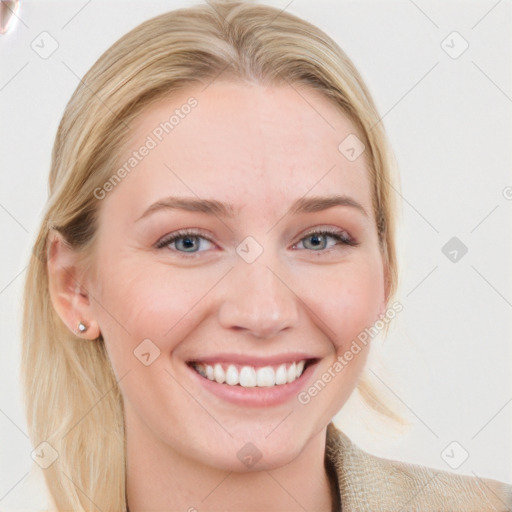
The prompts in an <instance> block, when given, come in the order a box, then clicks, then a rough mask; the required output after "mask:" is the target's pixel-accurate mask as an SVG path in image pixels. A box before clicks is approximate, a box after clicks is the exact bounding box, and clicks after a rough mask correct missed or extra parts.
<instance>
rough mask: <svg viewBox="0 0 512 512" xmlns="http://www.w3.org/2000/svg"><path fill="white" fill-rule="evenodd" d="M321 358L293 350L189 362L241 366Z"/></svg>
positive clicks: (223, 356)
mask: <svg viewBox="0 0 512 512" xmlns="http://www.w3.org/2000/svg"><path fill="white" fill-rule="evenodd" d="M311 359H319V358H318V357H315V356H313V355H311V354H305V353H302V352H300V353H299V352H293V353H286V354H276V355H274V356H265V357H261V356H248V355H247V354H215V355H211V356H206V357H198V358H195V359H189V361H188V363H189V364H191V363H203V364H209V365H214V364H216V363H233V364H238V365H241V366H275V365H280V364H283V363H293V362H297V361H304V360H311Z"/></svg>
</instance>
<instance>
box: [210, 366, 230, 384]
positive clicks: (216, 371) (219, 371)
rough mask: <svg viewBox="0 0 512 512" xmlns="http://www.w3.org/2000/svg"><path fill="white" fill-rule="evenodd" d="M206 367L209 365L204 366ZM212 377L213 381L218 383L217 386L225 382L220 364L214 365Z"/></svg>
mask: <svg viewBox="0 0 512 512" xmlns="http://www.w3.org/2000/svg"><path fill="white" fill-rule="evenodd" d="M206 366H207V367H208V366H210V365H208V364H207V365H206ZM213 375H214V377H215V380H216V381H217V382H218V383H219V384H222V383H223V382H224V381H225V380H226V375H225V374H224V369H223V368H222V366H221V365H220V364H218V363H217V364H216V365H215V366H214V368H213ZM206 378H209V377H208V368H207V369H206Z"/></svg>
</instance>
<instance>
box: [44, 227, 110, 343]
mask: <svg viewBox="0 0 512 512" xmlns="http://www.w3.org/2000/svg"><path fill="white" fill-rule="evenodd" d="M47 260H48V263H47V266H48V283H49V289H50V298H51V301H52V304H53V307H54V308H55V311H56V312H57V314H58V315H59V317H60V318H61V320H62V321H63V322H64V323H65V324H66V326H67V327H68V329H69V330H70V331H71V332H73V333H74V334H75V335H76V336H78V337H80V338H84V339H89V340H93V339H96V338H98V337H99V336H100V329H99V326H98V324H97V322H96V321H95V319H94V317H93V313H92V309H91V304H90V300H89V292H88V290H87V289H86V287H85V285H84V282H83V275H82V274H81V272H80V271H81V269H80V265H79V261H80V260H79V255H78V253H77V252H76V251H75V250H74V249H73V248H72V247H71V246H70V245H69V244H68V243H67V242H66V241H65V240H64V237H63V236H62V235H61V234H60V233H59V232H58V231H56V230H51V231H50V233H49V235H48V258H47Z"/></svg>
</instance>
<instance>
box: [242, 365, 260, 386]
mask: <svg viewBox="0 0 512 512" xmlns="http://www.w3.org/2000/svg"><path fill="white" fill-rule="evenodd" d="M256 383H257V379H256V372H255V371H254V368H252V367H251V366H244V367H243V368H242V369H241V370H240V386H243V387H244V388H253V387H254V386H256ZM258 385H259V383H258Z"/></svg>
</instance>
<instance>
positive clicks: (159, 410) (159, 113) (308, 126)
mask: <svg viewBox="0 0 512 512" xmlns="http://www.w3.org/2000/svg"><path fill="white" fill-rule="evenodd" d="M190 96H194V97H195V98H196V99H197V100H198V105H197V107H195V108H194V109H193V110H192V111H191V113H190V114H189V115H188V116H186V117H185V118H184V119H182V120H180V123H179V125H178V126H176V127H175V128H174V130H173V131H172V133H171V134H169V135H167V136H166V137H164V139H163V140H162V142H161V143H159V144H158V146H157V147H156V148H155V149H153V150H152V151H150V153H149V154H148V156H146V157H145V158H144V159H143V160H142V162H140V163H139V164H138V166H137V167H136V169H135V170H134V171H132V172H131V173H130V174H129V175H128V176H127V177H126V178H125V179H124V180H123V181H122V182H121V183H120V184H118V185H117V186H116V187H115V189H114V190H113V191H111V192H109V193H108V194H107V196H106V198H105V199H103V200H102V201H101V205H100V206H101V208H100V217H99V218H100V221H99V232H98V239H97V244H96V246H95V256H94V257H95V260H94V261H95V270H96V272H95V273H93V272H89V273H87V272H85V271H84V270H83V269H81V268H80V267H79V266H78V265H75V263H76V260H75V259H74V258H75V255H74V254H73V253H72V251H70V250H69V249H68V248H66V246H65V245H63V244H62V240H61V239H60V237H59V235H58V234H55V233H53V234H52V237H53V238H52V250H51V259H50V263H49V271H50V282H51V292H52V301H53V303H54V306H55V308H56V309H57V311H58V312H59V314H60V316H61V318H62V319H63V321H64V322H65V323H66V324H67V325H68V326H69V328H70V329H72V330H73V331H76V325H77V324H78V321H80V320H85V321H86V323H87V324H88V330H87V331H86V332H85V333H83V334H80V336H82V337H83V338H85V339H89V340H91V343H95V342H97V341H93V340H94V338H95V337H97V336H98V335H99V333H100V332H101V333H102V335H103V337H104V339H105V342H106V345H107V350H108V353H109V357H110V359H111V362H112V365H113V368H114V371H115V373H116V376H117V378H118V379H121V378H122V380H121V381H120V387H121V391H122V395H123V400H124V405H125V424H126V440H127V486H128V493H127V495H128V503H129V507H130V511H131V512H138V511H142V510H188V509H189V508H190V507H195V508H196V509H197V510H201V511H208V510H219V509H220V508H222V510H227V511H228V510H246V511H256V510H267V511H274V510H275V511H277V510H289V511H293V510H304V509H306V510H318V511H320V510H330V507H331V499H332V498H331V493H330V489H329V480H328V476H327V474H326V471H325V468H324V451H325V439H326V427H327V424H328V423H329V421H330V420H331V419H332V418H333V416H334V415H335V414H336V413H337V412H338V411H339V410H340V408H341V407H342V406H343V404H344V403H345V402H346V400H347V399H348V397H349V396H350V394H351V393H352V391H353V390H354V388H355V386H356V384H357V380H358V378H359V376H360V375H361V372H362V370H363V368H364V365H365V361H366V358H367V351H368V346H366V347H365V346H363V347H362V350H361V351H360V352H359V353H358V354H357V356H355V357H354V358H353V359H352V360H351V361H350V363H349V364H348V365H347V366H346V367H345V368H344V369H343V371H341V372H338V373H337V374H336V377H335V378H334V379H333V380H332V381H331V382H330V383H329V384H328V385H326V386H325V388H324V389H323V390H322V391H321V392H320V393H318V395H317V396H315V397H314V398H312V399H311V401H310V402H309V403H308V404H301V403H300V402H299V401H298V400H297V397H296V396H294V397H292V398H291V399H290V400H288V401H287V402H286V403H284V404H280V405H276V406H271V407H264V408H262V407H245V406H240V405H234V404H232V403H230V402H228V401H225V400H223V399H222V398H219V397H217V396H215V395H213V394H211V393H210V392H209V391H207V390H206V389H205V388H204V387H203V386H201V385H199V384H198V381H197V379H195V378H192V377H191V373H190V370H189V368H188V367H187V365H186V362H187V361H189V360H191V359H201V357H206V356H209V355H213V354H219V353H223V354H225V353H235V354H246V355H247V354H249V355H253V356H270V355H276V354H283V353H284V354H286V353H291V352H301V353H305V354H312V355H314V356H315V357H317V358H318V363H317V364H316V365H315V367H314V372H313V374H312V376H311V378H310V379H309V380H308V384H306V385H305V386H309V385H311V384H312V383H313V382H315V381H316V380H317V379H318V378H320V376H321V375H322V374H323V373H324V372H326V371H327V370H328V369H329V368H331V367H332V365H333V363H334V362H335V360H336V358H337V357H338V356H341V355H343V354H344V352H345V351H346V350H347V349H348V347H349V346H350V343H351V342H352V340H354V339H355V338H356V337H357V335H358V334H359V333H360V332H361V331H363V330H364V328H365V327H368V326H370V325H371V324H373V323H374V322H375V320H377V319H378V317H379V315H380V314H382V313H383V312H384V310H385V306H386V289H385V285H384V283H385V275H386V269H385V268H384V265H383V260H382V255H381V252H380V250H379V244H378V237H377V231H376V227H375V219H374V216H373V212H372V206H371V205H372V195H371V189H370V182H369V179H368V171H367V162H366V159H365V155H364V154H363V155H361V157H359V158H357V159H356V160H355V161H353V162H350V161H349V160H347V159H346V158H345V157H344V156H343V155H342V154H341V153H340V152H339V150H338V145H339V144H340V142H341V141H342V140H343V139H344V138H345V137H346V136H347V135H349V134H351V133H357V132H356V129H355V128H354V126H353V124H352V123H351V122H350V121H349V120H348V118H347V117H346V116H344V115H343V114H342V113H340V111H339V110H337V109H336V108H335V107H334V106H333V105H332V104H331V103H330V102H329V101H328V100H327V99H325V98H324V97H323V96H321V95H320V94H319V93H317V92H315V91H314V90H311V89H307V88H299V87H297V86H295V87H294V88H292V87H290V86H271V87H266V86H262V85H256V84H248V83H244V84H242V83H237V82H229V81H216V82H214V83H213V84H211V85H210V86H209V87H208V88H206V89H205V90H202V88H199V87H197V86H191V87H190V88H189V89H188V90H186V91H182V92H180V93H179V94H176V95H174V96H172V97H170V98H168V99H165V100H163V101H161V102H160V103H158V104H156V105H154V106H152V107H151V108H150V109H149V110H147V111H145V112H144V113H143V114H142V115H141V116H140V117H139V119H138V122H137V124H136V125H134V126H133V134H132V137H131V139H130V141H129V142H128V144H127V147H126V148H125V149H126V151H125V153H124V155H123V158H121V160H120V165H122V163H123V162H124V161H126V159H127V158H129V156H130V155H131V153H132V152H133V151H134V150H136V149H138V148H139V147H140V146H141V145H142V144H143V143H144V141H145V140H146V138H147V136H148V135H149V134H151V133H152V131H153V130H154V129H155V127H156V126H158V125H159V123H161V122H162V121H164V120H166V119H168V118H169V115H170V113H172V111H174V110H175V109H176V108H179V107H180V106H181V105H183V104H184V103H185V102H186V100H187V99H188V98H189V97H190ZM334 193H337V194H344V195H347V196H350V197H351V198H352V199H353V200H354V201H357V202H358V203H359V204H360V205H361V206H362V207H363V208H364V210H365V211H366V215H365V214H363V213H362V212H360V211H359V210H358V209H357V208H354V207H351V206H334V207H331V208H328V209H325V210H322V211H316V212H306V213H300V214H291V213H290V214H287V211H288V209H289V207H290V205H291V204H292V203H293V202H294V201H295V200H296V199H299V198H301V197H312V196H329V195H332V194H334ZM170 195H173V196H180V197H185V196H186V197H194V198H196V199H197V197H199V198H201V199H204V198H208V199H215V200H218V201H222V202H227V203H231V204H232V206H233V209H234V211H235V213H236V215H235V216H234V217H233V218H229V217H221V216H216V215H208V214H206V213H202V212H192V211H184V210H170V209H160V210H158V211H157V212H154V213H152V214H150V215H147V216H145V217H144V218H142V219H140V220H137V219H139V217H141V215H143V213H144V212H145V211H146V210H147V209H148V207H149V206H150V205H152V204H153V203H155V202H156V201H159V200H161V199H162V198H165V197H167V196H170ZM325 227H333V228H338V229H339V230H343V231H344V232H346V233H347V234H349V235H350V236H351V237H352V238H353V239H355V240H356V241H357V242H358V245H357V246H349V245H344V244H342V243H340V242H338V243H336V242H337V241H336V240H335V239H332V238H331V237H330V236H328V237H327V239H326V243H327V248H324V247H325V246H324V245H322V244H320V248H314V247H313V248H311V247H312V246H311V235H309V236H306V235H307V234H308V231H311V228H325ZM183 228H195V229H196V230H199V231H201V232H203V233H204V235H206V236H207V237H208V238H209V239H210V240H211V241H212V242H208V241H207V240H203V239H199V240H197V241H196V243H199V244H200V246H199V247H200V248H199V251H198V252H196V253H194V254H193V257H192V256H191V255H190V253H186V252H185V253H184V252H183V246H181V250H182V252H181V253H180V252H179V248H177V247H178V246H177V245H176V244H171V245H170V246H166V247H164V248H160V249H156V248H155V247H154V245H155V244H156V243H157V242H158V241H159V240H160V239H161V238H162V237H163V236H164V235H167V234H169V233H173V232H175V231H177V230H179V229H183ZM249 235H250V236H252V237H253V238H254V239H255V240H256V241H257V242H258V243H259V244H260V245H261V247H262V248H263V253H262V254H261V255H260V256H259V257H258V258H257V259H256V260H255V261H254V262H253V263H247V262H246V261H245V260H244V259H243V258H241V257H240V256H239V255H238V254H237V252H236V248H237V246H238V244H239V243H240V242H241V241H242V240H244V239H245V237H247V236H249ZM180 254H181V256H180ZM64 269H65V271H64ZM70 276H73V278H71V277H70ZM71 279H74V281H73V282H75V283H76V282H79V283H80V284H81V286H76V285H75V286H72V285H71V284H70V282H71V281H70V280H71ZM144 339H150V340H151V342H152V343H154V345H155V346H158V348H159V350H160V355H159V356H158V357H157V358H156V360H155V361H154V362H153V363H152V364H151V365H149V366H145V365H143V364H142V363H141V362H140V361H139V359H137V358H136V357H134V354H133V352H134V350H135V349H136V348H137V346H138V345H139V344H140V343H141V341H142V340H144ZM194 377H195V376H194ZM248 442H251V443H252V444H253V445H255V446H256V447H257V449H258V450H259V452H261V454H262V457H261V459H260V460H259V461H258V462H257V463H256V464H255V465H254V466H252V467H246V466H245V465H244V464H242V463H241V461H240V460H239V458H238V457H237V452H238V451H239V450H240V449H241V448H242V447H243V446H244V445H246V443H248Z"/></svg>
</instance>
